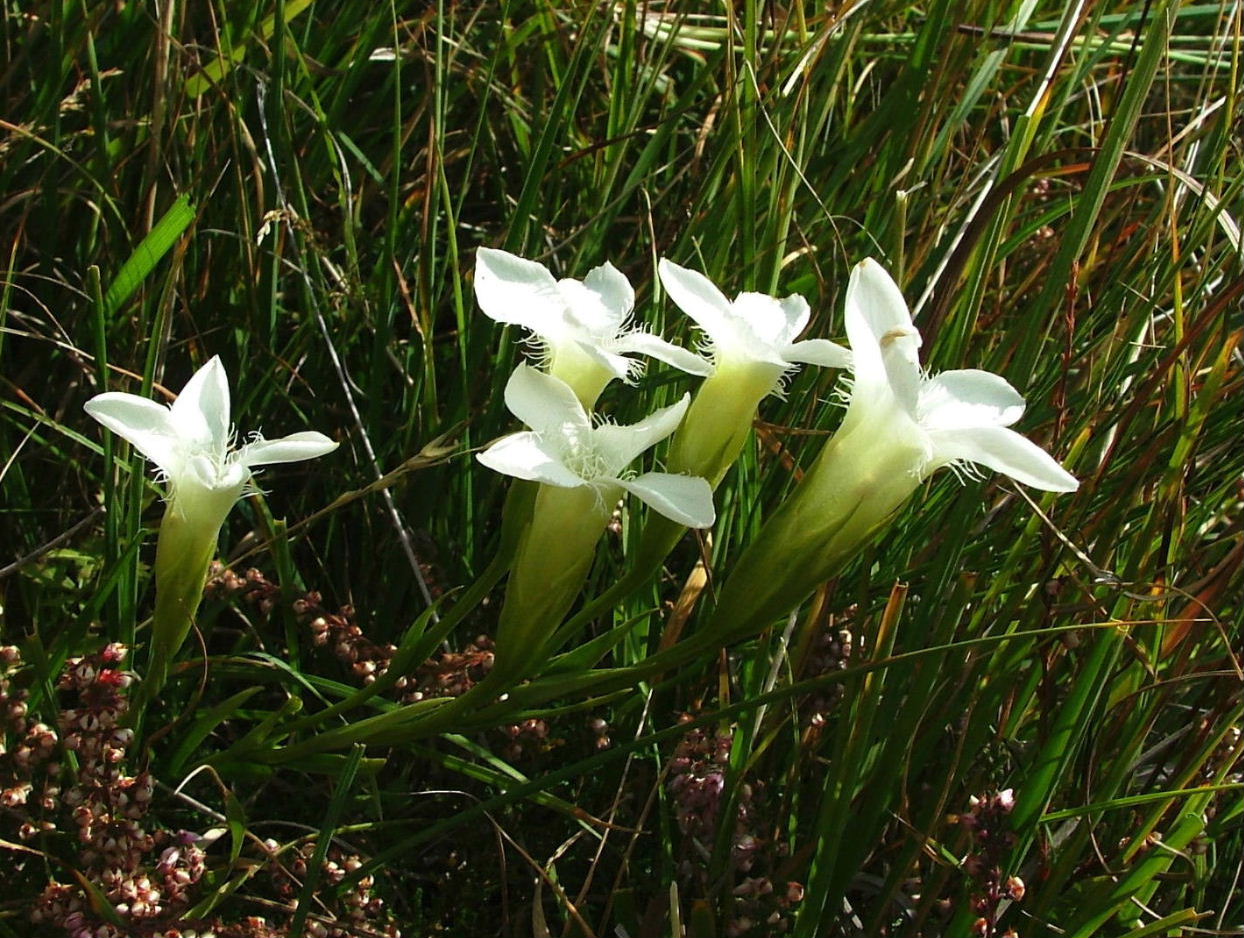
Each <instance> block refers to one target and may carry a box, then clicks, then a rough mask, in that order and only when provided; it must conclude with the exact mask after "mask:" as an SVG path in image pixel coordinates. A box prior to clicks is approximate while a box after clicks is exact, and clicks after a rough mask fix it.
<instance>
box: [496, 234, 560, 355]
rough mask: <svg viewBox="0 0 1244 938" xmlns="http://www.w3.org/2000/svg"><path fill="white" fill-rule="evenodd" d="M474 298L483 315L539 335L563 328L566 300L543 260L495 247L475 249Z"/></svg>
mask: <svg viewBox="0 0 1244 938" xmlns="http://www.w3.org/2000/svg"><path fill="white" fill-rule="evenodd" d="M475 298H476V300H477V301H478V302H479V308H480V309H481V310H483V312H484V315H486V316H488V317H489V318H491V319H495V320H496V321H497V322H503V323H512V324H514V325H519V326H526V327H527V328H528V329H530V330H531V331H532V332H534V333H536V334H537V335H550V334H557V333H558V332H560V331H561V330H562V329H564V325H563V313H564V312H565V309H566V303H565V300H564V299H563V298H562V295H561V291H560V290H558V288H557V281H556V280H554V279H553V275H552V274H551V273H549V272H548V268H546V267H545V266H544V265H543V264H537V263H536V262H535V261H529V260H527V259H525V258H522V257H517V256H516V255H514V254H510V253H509V252H508V251H498V250H495V249H493V248H480V249H479V250H477V251H476V252H475Z"/></svg>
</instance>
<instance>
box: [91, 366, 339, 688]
mask: <svg viewBox="0 0 1244 938" xmlns="http://www.w3.org/2000/svg"><path fill="white" fill-rule="evenodd" d="M85 408H86V412H87V413H88V414H90V415H91V416H92V417H94V418H95V419H96V420H98V421H99V422H100V423H102V424H103V425H104V426H105V427H107V428H108V429H109V430H111V431H112V432H114V433H116V434H117V435H118V436H120V437H122V438H123V439H125V440H128V441H129V442H130V443H131V444H132V445H133V446H134V448H135V449H137V450H138V451H139V452H140V453H142V454H143V455H144V456H146V457H147V458H148V459H149V460H151V462H153V463H155V465H156V467H157V468H158V469H159V470H160V473H161V474H162V475H163V477H164V479H165V481H166V482H167V484H168V498H167V502H168V507H167V509H166V510H165V512H164V520H163V521H162V522H161V524H160V534H159V539H158V541H157V544H156V563H155V580H156V608H155V615H154V617H153V619H152V640H151V671H150V673H149V674H148V676H147V682H146V686H145V693H146V694H147V695H148V696H150V695H151V694H154V693H155V692H156V691H158V690H159V688H160V686H161V685H162V684H163V683H164V679H165V677H166V676H167V674H168V667H169V664H170V663H171V661H172V659H173V656H174V655H175V654H176V653H177V651H178V649H179V648H181V645H182V643H183V642H184V641H185V640H186V635H187V634H189V631H190V627H191V625H192V624H193V622H194V616H195V613H196V612H197V611H198V608H199V603H200V601H201V600H202V598H203V584H204V583H205V582H206V579H207V571H208V566H209V564H210V563H211V561H212V557H213V556H215V553H216V540H217V538H218V537H219V535H220V528H221V526H222V525H223V524H224V522H225V518H227V517H228V515H229V511H230V510H231V509H232V508H233V505H234V504H235V503H236V502H237V500H238V499H239V498H241V497H242V495H244V494H245V493H246V491H247V488H248V486H249V485H250V481H251V475H252V473H251V470H252V468H254V467H255V466H261V465H267V464H272V463H284V462H297V461H299V460H303V459H313V458H314V457H316V456H323V455H324V454H325V453H329V452H332V451H333V450H334V449H336V448H337V444H336V443H334V442H333V441H332V440H330V439H329V438H328V437H326V436H324V435H323V434H322V433H316V432H314V431H307V432H303V433H295V434H292V435H290V436H287V437H284V438H282V439H279V440H264V439H263V438H262V437H260V436H259V435H258V434H256V435H255V436H254V437H253V438H252V439H251V440H250V442H248V443H246V444H244V445H243V446H241V447H239V448H237V449H236V450H233V449H231V447H230V441H231V433H230V428H229V379H228V376H227V375H226V374H225V369H224V366H223V365H221V363H220V359H219V358H215V357H214V358H212V359H211V361H209V362H208V363H207V364H206V365H204V366H203V367H202V368H200V369H199V370H198V371H197V372H195V374H194V376H193V377H192V378H191V379H190V380H189V381H188V382H187V383H186V386H185V387H184V388H183V389H182V392H181V394H179V395H178V396H177V400H176V401H175V402H174V403H173V405H172V406H171V407H164V406H161V405H160V404H157V403H155V402H154V401H150V400H147V399H146V398H145V397H138V396H137V395H134V394H125V393H122V392H116V391H110V392H106V393H104V394H97V395H96V396H95V397H93V398H91V399H90V400H89V401H87V402H86V405H85Z"/></svg>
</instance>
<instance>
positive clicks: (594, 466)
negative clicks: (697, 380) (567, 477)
mask: <svg viewBox="0 0 1244 938" xmlns="http://www.w3.org/2000/svg"><path fill="white" fill-rule="evenodd" d="M563 463H564V464H565V466H566V468H567V469H569V470H570V471H571V472H573V473H574V474H575V475H577V476H578V477H579V478H580V479H585V480H586V481H588V482H591V481H592V480H594V479H601V478H611V477H612V476H613V471H612V467H611V466H610V465H609V463H608V461H606V459H605V457H604V456H602V455H601V454H600V453H599V452H597V451H596V448H595V447H594V446H592V445H591V444H590V443H580V444H579V445H577V446H575V447H574V448H573V449H572V450H571V451H570V452H568V453H567V454H566V457H565V459H564V460H563Z"/></svg>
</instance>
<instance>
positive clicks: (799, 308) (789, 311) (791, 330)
mask: <svg viewBox="0 0 1244 938" xmlns="http://www.w3.org/2000/svg"><path fill="white" fill-rule="evenodd" d="M778 305H779V306H780V307H781V309H782V314H783V315H784V316H785V317H786V328H785V330H784V334H783V339H784V340H785V341H787V342H789V341H791V340H792V339H793V338H795V336H797V335H799V333H801V332H803V330H804V327H805V326H807V324H808V320H809V319H811V318H812V307H810V306H809V305H808V301H807V300H805V299H804V298H803V297H802V296H800V295H799V294H798V293H792V294H791V295H790V296H784V297H782V298H781V299H780V300H778Z"/></svg>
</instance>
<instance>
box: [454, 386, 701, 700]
mask: <svg viewBox="0 0 1244 938" xmlns="http://www.w3.org/2000/svg"><path fill="white" fill-rule="evenodd" d="M688 401H689V396H688V395H684V396H683V398H682V400H680V401H679V402H678V403H676V404H674V405H672V406H670V407H664V408H662V409H661V410H658V411H656V412H655V413H654V414H652V415H651V416H649V417H647V418H645V419H644V420H641V421H639V422H638V423H635V424H632V425H630V426H616V425H614V424H609V423H601V424H593V423H592V420H591V419H590V418H589V417H588V414H587V412H586V410H585V409H584V407H583V404H582V403H581V401H580V400H579V398H578V397H577V396H576V395H575V393H574V391H573V390H572V389H571V387H570V386H569V385H568V384H566V383H565V382H564V381H562V380H560V379H559V378H556V377H554V376H553V375H549V374H545V373H543V372H541V371H538V370H537V369H535V368H532V367H530V366H528V365H519V366H518V368H517V369H516V370H515V372H514V374H513V375H512V376H511V377H510V380H509V383H508V384H507V385H506V388H505V403H506V406H507V407H508V408H509V409H510V411H511V412H512V413H513V414H514V415H515V416H516V417H518V418H519V419H520V420H522V421H523V422H524V423H525V424H527V426H528V427H530V428H531V429H530V430H525V431H522V432H520V433H515V434H512V435H511V436H507V437H504V438H502V439H501V440H498V441H497V442H496V443H494V444H493V445H492V446H490V447H489V448H488V449H487V450H485V451H484V452H482V453H480V454H479V456H478V458H479V461H480V462H482V463H483V464H484V465H486V466H488V467H489V468H491V469H495V470H496V471H498V472H502V473H505V474H507V475H512V476H516V477H517V478H519V479H526V480H529V481H534V482H539V483H541V484H540V486H539V489H538V491H537V493H536V496H535V502H534V505H533V507H532V509H531V515H530V520H529V521H528V523H527V528H526V530H525V531H524V532H523V534H522V536H521V537H520V538H519V541H518V547H517V551H516V554H515V557H514V560H513V563H512V564H511V567H510V578H509V583H508V584H507V586H506V594H505V604H504V605H503V606H502V609H501V615H500V620H499V623H498V627H497V663H496V667H495V669H494V670H495V672H496V675H497V676H496V677H494V678H493V681H494V683H496V684H502V683H504V682H505V681H508V680H517V679H518V678H520V677H523V676H528V675H530V673H531V672H530V669H531V666H532V665H533V664H534V662H535V661H537V660H538V659H539V658H540V656H541V654H542V652H543V650H544V646H545V644H546V642H547V640H548V639H549V637H550V636H551V635H552V634H553V633H554V631H555V630H556V628H557V626H558V625H559V624H560V623H561V621H562V619H563V618H564V617H565V615H566V613H567V612H568V611H569V610H570V607H571V606H572V605H573V603H574V600H575V597H576V596H577V595H578V594H579V591H580V590H581V589H582V586H583V582H584V580H585V579H586V578H587V574H588V571H589V569H590V568H591V565H592V559H593V557H594V556H595V547H596V542H597V541H598V540H599V539H600V536H601V534H603V533H604V530H605V526H606V525H607V524H608V522H609V516H610V514H611V512H612V511H613V506H614V504H615V503H616V501H617V500H618V498H619V497H620V496H621V495H622V493H623V492H624V491H625V492H630V493H631V494H633V495H635V496H637V497H639V498H640V499H642V500H643V501H645V502H647V503H648V505H649V506H651V507H652V508H653V509H654V510H655V511H657V512H660V513H661V514H662V515H664V516H665V517H666V518H669V519H671V520H672V521H673V522H674V523H675V524H677V525H679V526H690V527H701V528H702V527H708V526H709V525H711V524H712V523H713V520H714V511H713V493H712V489H711V488H710V487H709V485H708V483H707V482H706V481H705V480H704V479H700V478H693V477H691V476H684V475H675V474H670V473H665V472H645V473H643V474H642V475H630V474H628V473H627V472H626V466H627V465H629V464H630V463H631V462H632V461H633V460H634V459H635V457H636V456H638V455H639V454H640V453H642V452H643V451H644V450H646V449H648V448H649V447H651V446H652V445H653V444H655V443H657V442H658V441H660V440H662V439H664V438H665V437H667V436H669V435H670V434H671V433H673V432H674V428H675V427H677V426H678V423H679V421H681V420H682V417H683V414H684V413H685V412H686V410H687V406H688Z"/></svg>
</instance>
